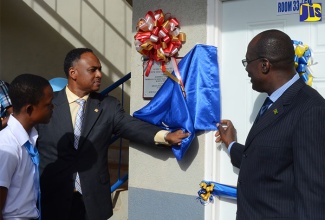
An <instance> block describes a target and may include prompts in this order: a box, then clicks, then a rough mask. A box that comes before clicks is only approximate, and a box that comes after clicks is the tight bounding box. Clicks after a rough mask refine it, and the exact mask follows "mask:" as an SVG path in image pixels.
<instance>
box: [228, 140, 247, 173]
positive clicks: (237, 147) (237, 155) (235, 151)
mask: <svg viewBox="0 0 325 220" xmlns="http://www.w3.org/2000/svg"><path fill="white" fill-rule="evenodd" d="M244 148H245V146H244V145H242V144H239V143H237V142H235V143H234V144H233V145H232V147H231V150H230V158H231V163H232V165H234V166H235V167H237V168H240V164H241V160H242V157H243V152H244Z"/></svg>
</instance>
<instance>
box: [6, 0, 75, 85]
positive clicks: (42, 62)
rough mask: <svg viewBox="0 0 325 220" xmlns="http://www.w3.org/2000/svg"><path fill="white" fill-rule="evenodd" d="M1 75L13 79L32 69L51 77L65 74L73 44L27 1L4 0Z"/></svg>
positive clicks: (32, 71) (33, 71)
mask: <svg viewBox="0 0 325 220" xmlns="http://www.w3.org/2000/svg"><path fill="white" fill-rule="evenodd" d="M0 4H1V8H0V9H1V13H0V15H1V19H0V21H1V37H0V40H1V41H0V44H1V51H0V53H1V56H0V57H1V66H0V71H1V76H2V78H3V79H5V80H7V81H9V82H11V81H12V79H13V78H14V77H16V76H17V75H19V74H21V73H26V72H30V73H33V74H37V75H42V76H43V77H45V78H47V79H50V78H54V77H65V74H64V72H63V60H64V57H65V54H66V53H67V51H68V50H70V49H72V48H73V45H71V44H70V43H69V42H67V40H66V39H64V38H63V37H62V36H61V35H60V34H59V33H58V32H56V31H55V30H54V29H53V28H52V27H50V26H49V25H48V24H47V23H46V22H45V21H44V20H43V19H42V18H41V17H40V16H39V15H37V14H36V13H35V12H34V11H33V10H32V9H31V8H30V7H28V6H27V5H26V4H25V3H24V2H23V1H6V0H0Z"/></svg>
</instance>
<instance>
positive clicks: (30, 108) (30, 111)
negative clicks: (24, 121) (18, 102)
mask: <svg viewBox="0 0 325 220" xmlns="http://www.w3.org/2000/svg"><path fill="white" fill-rule="evenodd" d="M25 109H26V113H27V114H28V115H29V116H31V115H32V113H33V110H34V107H33V105H26V107H25Z"/></svg>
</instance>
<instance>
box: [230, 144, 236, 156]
mask: <svg viewBox="0 0 325 220" xmlns="http://www.w3.org/2000/svg"><path fill="white" fill-rule="evenodd" d="M234 143H236V141H233V142H231V143H230V144H229V146H228V153H229V154H230V150H231V148H232V145H234Z"/></svg>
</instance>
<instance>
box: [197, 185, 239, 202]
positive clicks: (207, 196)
mask: <svg viewBox="0 0 325 220" xmlns="http://www.w3.org/2000/svg"><path fill="white" fill-rule="evenodd" d="M200 187H201V189H200V190H199V191H198V195H199V196H198V197H197V199H198V200H199V201H200V202H201V204H202V205H206V204H208V203H210V202H213V196H219V197H224V198H228V199H237V189H236V187H234V186H229V185H224V184H220V183H216V182H212V181H202V182H201V183H200Z"/></svg>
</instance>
